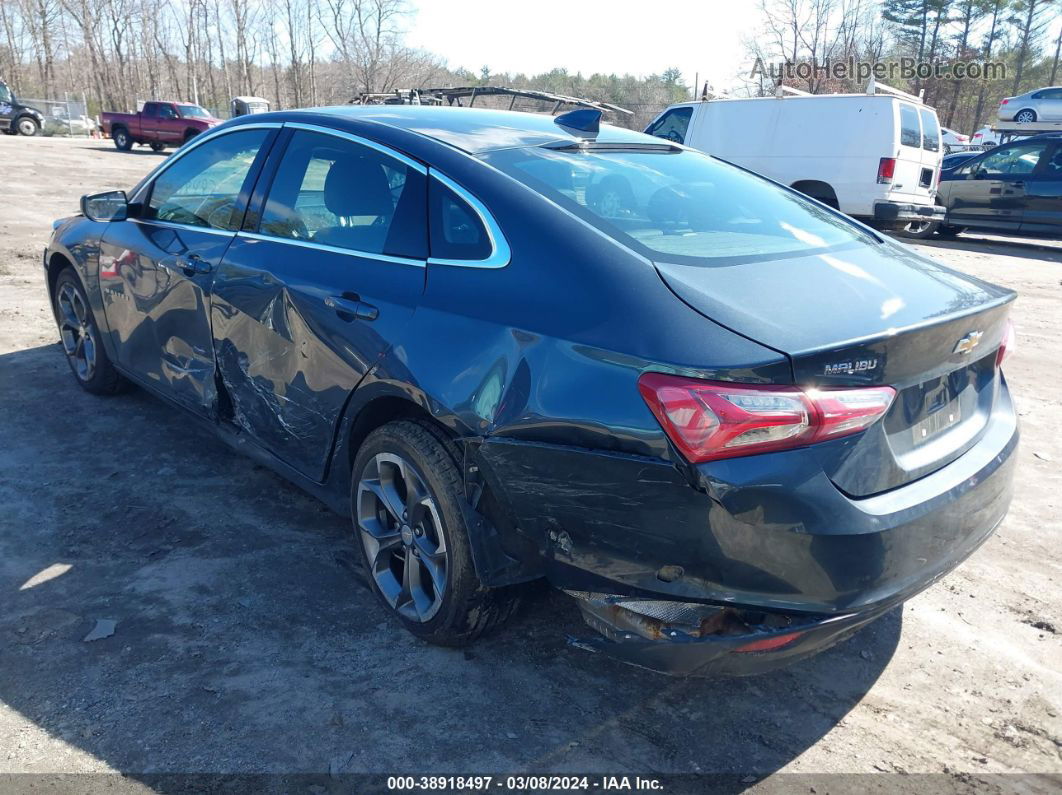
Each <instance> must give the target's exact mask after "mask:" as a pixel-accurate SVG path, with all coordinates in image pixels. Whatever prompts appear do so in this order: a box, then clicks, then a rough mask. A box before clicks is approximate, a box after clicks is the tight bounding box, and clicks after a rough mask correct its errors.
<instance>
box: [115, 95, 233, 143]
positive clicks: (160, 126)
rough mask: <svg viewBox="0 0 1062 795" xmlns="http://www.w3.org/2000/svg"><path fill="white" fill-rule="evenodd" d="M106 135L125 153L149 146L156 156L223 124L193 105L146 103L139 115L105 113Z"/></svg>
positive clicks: (187, 103) (188, 103) (182, 103)
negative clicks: (142, 145)
mask: <svg viewBox="0 0 1062 795" xmlns="http://www.w3.org/2000/svg"><path fill="white" fill-rule="evenodd" d="M100 121H101V123H102V124H103V132H104V134H105V135H110V136H111V138H112V139H113V140H114V145H115V146H116V147H118V149H120V150H121V151H123V152H128V151H129V150H130V149H132V148H133V144H150V145H151V148H152V149H154V150H155V151H156V152H158V151H160V150H162V149H165V148H166V147H167V146H180V145H181V144H183V143H184V142H185V141H187V140H188V139H189V138H193V137H195V136H196V135H198V134H199V133H201V132H203V130H209V129H210V128H211V127H214V126H215V125H218V124H221V119H215V118H214V117H213V116H211V115H210V113H209V112H207V111H206V110H205V109H203V108H201V107H199V106H198V105H193V104H191V103H190V102H145V103H144V107H143V108H142V109H141V111H140V112H139V113H104V114H103V116H102V118H101V119H100Z"/></svg>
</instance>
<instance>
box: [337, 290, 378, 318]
mask: <svg viewBox="0 0 1062 795" xmlns="http://www.w3.org/2000/svg"><path fill="white" fill-rule="evenodd" d="M324 303H325V306H327V307H328V308H329V309H334V310H335V312H336V314H337V315H339V316H340V317H343V316H344V315H347V316H348V317H347V318H343V319H344V320H347V319H348V318H349V319H350V320H354V319H355V318H357V319H358V320H376V318H377V317H379V315H380V310H379V309H377V308H376V307H375V306H373V305H372V304H367V303H365V302H364V301H362V300H361V299H358V298H347V297H345V296H342V295H330V296H328V297H327V298H325V300H324Z"/></svg>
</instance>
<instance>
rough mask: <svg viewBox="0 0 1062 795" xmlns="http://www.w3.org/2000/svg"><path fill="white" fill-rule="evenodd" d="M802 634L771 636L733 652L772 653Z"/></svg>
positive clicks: (792, 633) (791, 633)
mask: <svg viewBox="0 0 1062 795" xmlns="http://www.w3.org/2000/svg"><path fill="white" fill-rule="evenodd" d="M803 634H804V633H803V632H790V633H789V634H788V635H772V636H771V637H769V638H764V639H763V640H754V641H752V643H746V644H745V645H744V646H738V647H737V648H736V649H734V651H736V652H738V651H742V652H744V651H774V650H775V649H780V648H782V646H788V645H789V644H790V643H792V642H793V641H794V640H796V639H797V638H799V637H800V636H801V635H803Z"/></svg>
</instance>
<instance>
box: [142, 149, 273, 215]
mask: <svg viewBox="0 0 1062 795" xmlns="http://www.w3.org/2000/svg"><path fill="white" fill-rule="evenodd" d="M268 135H269V130H264V129H254V130H240V131H237V132H231V133H228V134H227V135H222V136H219V137H218V138H215V139H214V140H211V141H207V142H205V143H203V144H201V145H199V146H197V147H195V148H194V149H192V150H191V151H189V152H188V153H187V154H185V155H182V156H181V157H180V158H179V159H178V160H176V161H175V162H174V164H173V165H172V166H170V167H169V168H167V169H166V170H165V171H163V172H162V173H161V174H160V175H159V176H158V177H157V178H156V179H155V182H154V184H153V186H152V188H151V198H150V199H149V200H148V206H147V209H146V211H145V217H146V218H149V219H155V220H157V221H168V222H170V223H176V224H187V225H188V226H203V227H209V228H211V229H224V230H228V231H235V230H236V229H238V228H239V224H240V221H241V220H242V214H241V213H238V212H237V210H238V209H239V196H240V192H241V190H242V189H243V188H244V183H245V182H246V180H247V176H248V174H249V173H250V171H251V166H252V165H253V164H254V160H255V157H256V156H257V155H258V152H259V150H260V149H261V147H262V144H263V143H264V142H265V139H266V137H267V136H268Z"/></svg>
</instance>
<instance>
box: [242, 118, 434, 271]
mask: <svg viewBox="0 0 1062 795" xmlns="http://www.w3.org/2000/svg"><path fill="white" fill-rule="evenodd" d="M424 182H425V181H424V177H423V176H422V175H421V174H420V173H419V172H418V171H416V170H415V169H412V168H409V167H408V166H407V165H406V164H405V163H403V162H402V161H400V160H398V159H397V158H393V157H389V156H387V155H385V154H383V153H382V152H380V151H378V150H376V149H373V148H370V147H368V146H364V145H362V144H359V143H355V142H354V141H350V140H347V139H344V138H338V137H336V136H333V135H326V134H324V133H316V132H310V131H308V130H296V131H295V134H294V135H293V136H292V138H291V142H290V143H289V144H288V147H287V149H286V150H285V151H284V157H283V160H282V161H281V164H280V168H278V169H277V174H276V177H274V179H273V184H272V185H271V186H270V189H269V196H268V197H267V199H266V204H265V209H264V210H263V212H262V222H261V227H260V231H261V232H262V233H263V234H268V235H273V236H275V237H283V238H289V239H292V240H305V241H309V242H314V243H320V244H322V245H326V246H335V247H337V248H343V249H349V250H351V251H358V252H364V253H369V254H387V255H392V256H400V257H412V258H415V259H425V258H426V257H427V229H426V227H427V219H426V218H425V204H426V200H425V196H424V193H425V190H426V186H425V184H424Z"/></svg>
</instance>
